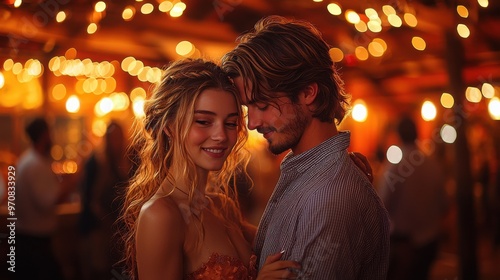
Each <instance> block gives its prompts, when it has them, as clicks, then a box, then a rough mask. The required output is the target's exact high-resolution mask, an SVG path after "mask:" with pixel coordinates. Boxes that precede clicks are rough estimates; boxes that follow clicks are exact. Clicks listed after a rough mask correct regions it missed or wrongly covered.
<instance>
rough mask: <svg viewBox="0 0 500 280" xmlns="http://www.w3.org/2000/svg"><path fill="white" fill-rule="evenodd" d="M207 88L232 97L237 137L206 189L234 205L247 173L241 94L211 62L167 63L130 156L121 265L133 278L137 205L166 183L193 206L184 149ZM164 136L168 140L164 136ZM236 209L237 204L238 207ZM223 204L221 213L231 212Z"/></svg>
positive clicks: (191, 172) (191, 169) (192, 174)
mask: <svg viewBox="0 0 500 280" xmlns="http://www.w3.org/2000/svg"><path fill="white" fill-rule="evenodd" d="M207 89H221V90H224V91H226V92H229V93H231V94H232V95H233V96H234V98H235V100H236V104H237V110H238V114H239V116H240V117H239V119H238V138H237V142H236V144H235V146H234V147H233V150H232V152H231V153H230V155H229V156H228V158H227V160H226V161H225V163H224V165H223V167H222V169H221V170H219V171H213V172H210V173H209V180H208V181H209V184H208V185H207V187H208V188H210V189H207V191H211V192H213V191H215V192H218V193H220V194H221V195H223V196H227V197H229V198H231V199H230V200H227V201H234V202H235V203H236V204H237V201H238V200H237V195H238V194H237V189H236V183H237V180H236V176H237V175H241V174H244V175H245V176H247V177H248V175H247V173H246V165H247V163H248V160H249V154H248V153H247V151H246V150H245V149H244V144H245V142H246V140H247V130H246V126H245V123H244V118H243V112H242V107H241V101H240V97H239V94H238V93H237V90H236V88H235V86H234V85H233V83H232V82H231V80H230V79H229V78H228V76H227V74H225V73H224V72H223V71H222V69H221V68H220V67H219V66H217V65H216V64H215V63H213V62H209V61H206V60H202V59H185V60H180V61H175V62H173V63H171V64H170V65H169V66H168V68H167V69H166V70H165V71H164V74H163V77H162V79H161V82H160V83H159V84H158V85H157V86H156V87H155V89H154V91H153V94H152V96H151V98H150V99H149V100H147V101H146V103H145V105H144V113H145V117H144V118H143V119H139V120H137V121H136V123H135V131H134V135H133V139H132V144H131V148H130V149H131V152H132V153H133V154H135V157H136V158H137V159H138V160H137V161H138V162H136V165H137V170H136V172H135V174H134V176H133V177H132V179H131V180H130V184H129V187H128V190H127V192H126V196H125V203H124V208H123V211H122V222H123V225H124V228H123V234H122V238H123V242H124V250H125V256H124V261H125V264H126V266H127V271H128V273H129V276H130V277H131V278H132V279H135V278H136V275H137V267H136V260H135V255H136V250H135V234H136V231H137V224H136V222H137V218H138V216H139V212H140V210H141V207H142V206H143V205H144V203H146V202H147V201H148V200H149V199H151V197H152V196H153V195H154V194H155V193H156V191H157V190H158V188H160V186H161V185H162V182H164V180H168V181H169V182H170V183H172V184H173V186H177V187H182V188H186V189H188V190H189V203H190V206H195V205H194V204H195V203H196V201H195V199H194V194H195V190H196V185H197V182H198V180H199V178H197V175H196V166H195V164H194V162H193V159H192V158H191V157H190V156H189V154H188V152H187V149H186V146H185V144H184V143H186V138H187V136H188V133H189V130H190V127H191V124H192V122H193V116H194V105H195V101H196V99H197V98H198V96H199V95H200V94H201V93H202V92H203V91H204V90H207ZM167 135H168V136H167ZM237 206H238V205H237ZM229 208H230V207H229V205H227V203H225V204H223V205H222V209H220V211H221V212H222V213H226V214H229V213H227V211H229Z"/></svg>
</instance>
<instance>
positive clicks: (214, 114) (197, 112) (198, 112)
mask: <svg viewBox="0 0 500 280" xmlns="http://www.w3.org/2000/svg"><path fill="white" fill-rule="evenodd" d="M194 113H195V114H204V115H211V116H216V115H217V114H216V113H215V112H212V111H207V110H195V111H194ZM237 116H239V114H238V112H234V113H229V114H228V115H227V117H237Z"/></svg>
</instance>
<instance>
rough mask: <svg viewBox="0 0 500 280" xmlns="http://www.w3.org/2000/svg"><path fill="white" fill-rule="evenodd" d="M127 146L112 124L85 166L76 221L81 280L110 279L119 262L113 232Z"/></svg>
mask: <svg viewBox="0 0 500 280" xmlns="http://www.w3.org/2000/svg"><path fill="white" fill-rule="evenodd" d="M126 146H127V143H126V139H125V134H124V131H123V129H122V127H121V125H120V124H119V123H118V122H116V121H112V122H110V123H109V125H108V127H107V129H106V133H105V135H104V145H103V147H102V149H101V150H97V151H95V152H94V153H92V154H91V156H90V157H89V159H88V160H87V162H86V163H85V167H84V174H83V178H82V182H81V186H80V193H81V194H80V197H81V211H80V215H79V220H78V223H79V232H80V237H81V240H82V242H81V260H80V262H81V265H82V277H83V279H84V280H90V279H111V278H112V276H113V274H112V269H113V265H114V264H115V263H116V262H118V261H119V259H120V257H119V254H118V248H117V247H116V246H117V245H116V242H115V234H114V232H115V230H116V228H115V222H116V221H117V219H118V216H119V212H120V210H121V207H122V198H123V192H124V186H125V184H126V183H127V180H128V177H129V176H128V171H129V168H130V162H129V161H128V158H127V157H126V152H125V151H126Z"/></svg>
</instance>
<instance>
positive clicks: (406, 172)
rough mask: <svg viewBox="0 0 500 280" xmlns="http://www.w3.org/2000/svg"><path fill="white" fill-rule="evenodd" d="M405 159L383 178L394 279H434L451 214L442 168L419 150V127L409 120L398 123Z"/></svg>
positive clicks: (380, 183)
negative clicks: (447, 221)
mask: <svg viewBox="0 0 500 280" xmlns="http://www.w3.org/2000/svg"><path fill="white" fill-rule="evenodd" d="M397 132H398V136H399V138H400V139H401V143H402V145H401V148H402V150H403V158H402V160H401V161H400V162H399V163H397V164H391V163H387V166H386V167H384V170H385V171H383V172H382V174H383V175H382V176H381V177H380V180H379V181H380V182H379V190H380V197H381V198H382V201H383V202H384V204H385V206H386V207H387V210H388V212H389V216H390V219H391V225H392V226H391V229H392V231H391V261H390V265H389V275H388V279H389V280H392V279H395V280H396V279H418V280H424V279H428V278H429V272H430V269H431V267H432V264H433V262H434V260H435V258H436V256H437V253H438V249H439V244H440V241H441V238H442V236H443V233H444V227H443V225H444V220H445V218H446V214H447V213H448V205H449V203H448V198H447V195H446V190H445V185H446V174H445V172H444V170H443V168H442V164H441V163H440V162H439V161H438V160H437V159H436V158H434V157H431V156H428V155H426V154H425V153H424V151H423V150H421V149H420V148H419V147H418V146H417V142H416V141H417V140H418V133H417V126H416V124H415V122H414V121H413V119H412V118H411V117H407V116H403V117H402V118H400V122H399V123H398V125H397Z"/></svg>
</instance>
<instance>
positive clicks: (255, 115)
mask: <svg viewBox="0 0 500 280" xmlns="http://www.w3.org/2000/svg"><path fill="white" fill-rule="evenodd" d="M247 118H248V129H250V130H254V129H256V128H258V127H260V126H261V125H262V118H261V116H260V113H259V112H258V111H257V110H256V109H255V108H248V116H247Z"/></svg>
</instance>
